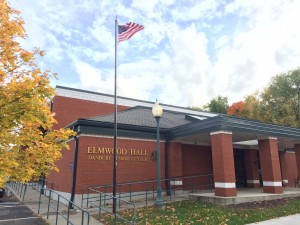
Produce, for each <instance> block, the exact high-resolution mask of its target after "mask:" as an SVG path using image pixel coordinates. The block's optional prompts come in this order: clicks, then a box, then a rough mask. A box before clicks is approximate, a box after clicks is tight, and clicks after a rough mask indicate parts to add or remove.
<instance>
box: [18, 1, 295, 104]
mask: <svg viewBox="0 0 300 225" xmlns="http://www.w3.org/2000/svg"><path fill="white" fill-rule="evenodd" d="M12 2H13V5H14V6H16V7H17V8H19V9H21V11H22V13H23V14H22V15H23V17H24V18H25V21H26V24H27V25H26V29H27V31H28V34H29V37H30V38H29V39H28V40H27V41H26V42H24V45H26V46H27V47H29V48H32V47H33V46H37V47H41V48H42V49H45V50H46V52H47V56H46V59H47V60H46V61H45V62H47V63H49V66H50V68H49V69H51V70H53V71H57V70H59V68H60V67H62V68H64V70H62V72H63V74H60V76H63V77H66V79H64V82H66V80H67V77H76V76H77V77H78V78H77V81H76V80H72V81H70V85H74V84H77V86H76V87H80V88H84V89H85V88H86V89H88V90H95V91H101V92H105V93H110V94H111V93H113V74H114V19H115V15H118V17H119V22H120V24H123V23H125V22H129V21H133V22H137V23H140V24H142V25H144V26H145V29H144V30H143V31H141V32H139V33H137V34H136V35H134V36H133V38H132V39H131V40H129V41H126V42H122V43H121V44H120V45H119V63H120V67H119V83H118V86H119V94H120V95H124V96H127V97H132V98H139V99H144V100H155V99H156V98H158V99H159V100H160V101H161V102H164V103H167V104H176V105H181V106H191V105H194V106H200V105H203V104H205V103H207V102H208V101H209V100H210V99H212V98H214V97H216V96H217V95H223V96H228V97H229V100H230V102H234V101H239V100H241V99H242V98H243V96H245V95H248V94H252V93H253V92H254V91H255V90H256V89H258V88H262V87H264V86H265V85H267V83H268V82H269V80H270V78H271V77H272V76H274V75H275V74H276V73H280V72H285V71H288V70H292V69H295V68H296V67H299V61H300V60H299V58H300V42H299V40H300V26H299V25H298V21H300V14H299V9H300V1H297V0H291V1H285V0H265V1H253V0H234V1H232V2H231V3H226V1H223V0H205V1H188V2H186V4H184V5H183V4H182V2H181V3H178V1H173V0H169V1H158V0H154V1H146V0H141V1H139V0H134V1H126V0H124V1H92V0H84V1H81V2H74V1H72V0H66V1H64V2H63V3H62V2H61V1H58V0H51V1H50V0H43V1H33V0H28V1H26V2H22V1H17V0H13V1H12ZM226 4H227V5H226ZM28 5H30V7H28ZM45 62H43V63H44V64H45ZM66 63H68V64H66ZM51 66H53V67H54V68H51ZM57 66H58V68H56V67H57ZM72 68H73V70H71V69H72ZM74 68H75V73H76V74H73V72H74ZM68 69H70V70H68ZM68 71H69V73H72V74H67V73H68ZM58 72H59V71H58ZM64 73H66V74H64ZM71 82H72V83H71ZM64 84H65V83H64ZM78 84H79V85H78Z"/></svg>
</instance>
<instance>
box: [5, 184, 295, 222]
mask: <svg viewBox="0 0 300 225" xmlns="http://www.w3.org/2000/svg"><path fill="white" fill-rule="evenodd" d="M10 190H11V189H10ZM12 192H13V191H12ZM15 196H16V195H15ZM39 196H40V195H39V193H38V192H37V191H36V190H34V189H32V188H31V187H28V188H27V191H26V195H25V198H24V202H22V201H21V199H19V201H18V202H16V203H18V204H19V205H20V206H27V207H28V208H30V209H31V211H32V213H30V211H26V213H27V214H26V215H27V216H28V218H29V219H30V218H32V219H38V218H39V217H42V218H43V219H44V220H45V221H46V223H48V224H49V225H56V224H58V225H65V224H67V221H66V220H65V219H63V216H62V215H64V216H65V217H67V212H68V207H67V206H66V205H64V204H62V203H60V204H58V202H57V201H53V200H51V205H53V206H59V209H60V210H59V211H60V213H61V214H62V215H59V214H58V215H57V213H56V212H55V211H54V210H53V209H52V208H51V207H50V208H49V214H48V219H47V212H48V205H47V204H41V205H40V212H39V215H38V207H39ZM16 197H17V196H16ZM184 199H186V198H184ZM45 200H46V199H44V201H45ZM177 200H179V199H177ZM0 205H1V204H0ZM138 205H139V204H138ZM141 205H143V203H141ZM0 214H1V213H0ZM8 214H10V215H11V213H8V212H7V215H8ZM11 216H12V215H11ZM14 217H16V215H14ZM17 217H20V215H18V216H17ZM69 219H70V222H71V223H72V224H74V225H77V224H78V225H81V221H82V214H81V212H80V211H79V210H70V213H69ZM56 220H57V221H56ZM28 221H29V220H28ZM28 221H26V220H25V221H24V223H14V224H24V225H25V224H28V223H27V222H28ZM56 222H57V223H56ZM2 224H9V223H1V221H0V225H2ZM30 224H36V225H44V223H43V221H40V222H39V223H32V222H31V223H30ZM83 224H84V225H88V224H89V225H103V224H102V223H101V222H99V221H98V220H96V219H95V218H93V217H92V216H90V217H89V221H88V218H87V216H86V215H84V223H83ZM298 224H300V214H295V215H290V216H285V217H280V218H275V219H271V220H266V221H262V222H256V223H251V224H248V225H298ZM166 225H167V224H166Z"/></svg>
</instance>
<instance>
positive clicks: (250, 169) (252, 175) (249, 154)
mask: <svg viewBox="0 0 300 225" xmlns="http://www.w3.org/2000/svg"><path fill="white" fill-rule="evenodd" d="M245 164H246V177H247V187H249V188H258V187H260V183H259V175H258V157H257V150H255V149H246V150H245Z"/></svg>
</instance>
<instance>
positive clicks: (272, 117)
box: [259, 68, 300, 127]
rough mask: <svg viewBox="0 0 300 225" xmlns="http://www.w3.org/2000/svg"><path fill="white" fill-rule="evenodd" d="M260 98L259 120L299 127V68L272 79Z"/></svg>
mask: <svg viewBox="0 0 300 225" xmlns="http://www.w3.org/2000/svg"><path fill="white" fill-rule="evenodd" d="M260 98H261V101H260V104H259V105H260V107H259V111H260V115H259V116H260V119H261V120H263V121H265V122H270V123H275V124H280V125H286V126H295V127H300V68H298V69H296V70H293V71H289V72H287V73H282V74H278V75H276V76H275V77H273V79H272V80H271V83H270V85H269V86H268V87H267V88H266V89H265V90H264V91H263V92H262V93H261V95H260Z"/></svg>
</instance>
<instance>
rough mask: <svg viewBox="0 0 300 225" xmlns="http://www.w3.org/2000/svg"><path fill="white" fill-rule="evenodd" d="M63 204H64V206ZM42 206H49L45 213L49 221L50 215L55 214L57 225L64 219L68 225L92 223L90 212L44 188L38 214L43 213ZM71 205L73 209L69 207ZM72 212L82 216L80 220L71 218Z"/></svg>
mask: <svg viewBox="0 0 300 225" xmlns="http://www.w3.org/2000/svg"><path fill="white" fill-rule="evenodd" d="M42 193H47V195H43V194H42ZM62 202H64V204H63V203H62ZM41 204H46V206H47V207H46V212H45V213H46V214H47V219H49V214H50V213H54V214H55V225H57V224H58V222H59V218H61V219H63V220H64V221H65V222H66V224H67V225H69V224H70V225H75V224H80V225H89V223H90V212H89V211H88V210H85V209H83V208H81V207H79V206H77V205H76V204H75V203H74V202H71V201H70V200H69V199H67V198H65V197H63V196H62V195H60V194H58V193H57V192H56V191H53V190H52V189H47V188H43V191H40V196H39V206H38V214H40V213H41ZM69 205H72V209H70V207H67V206H69ZM50 211H51V212H50ZM71 211H75V212H76V213H79V214H81V216H80V218H74V217H73V218H71V217H70V215H71V213H72V212H71ZM60 224H61V223H60Z"/></svg>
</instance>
